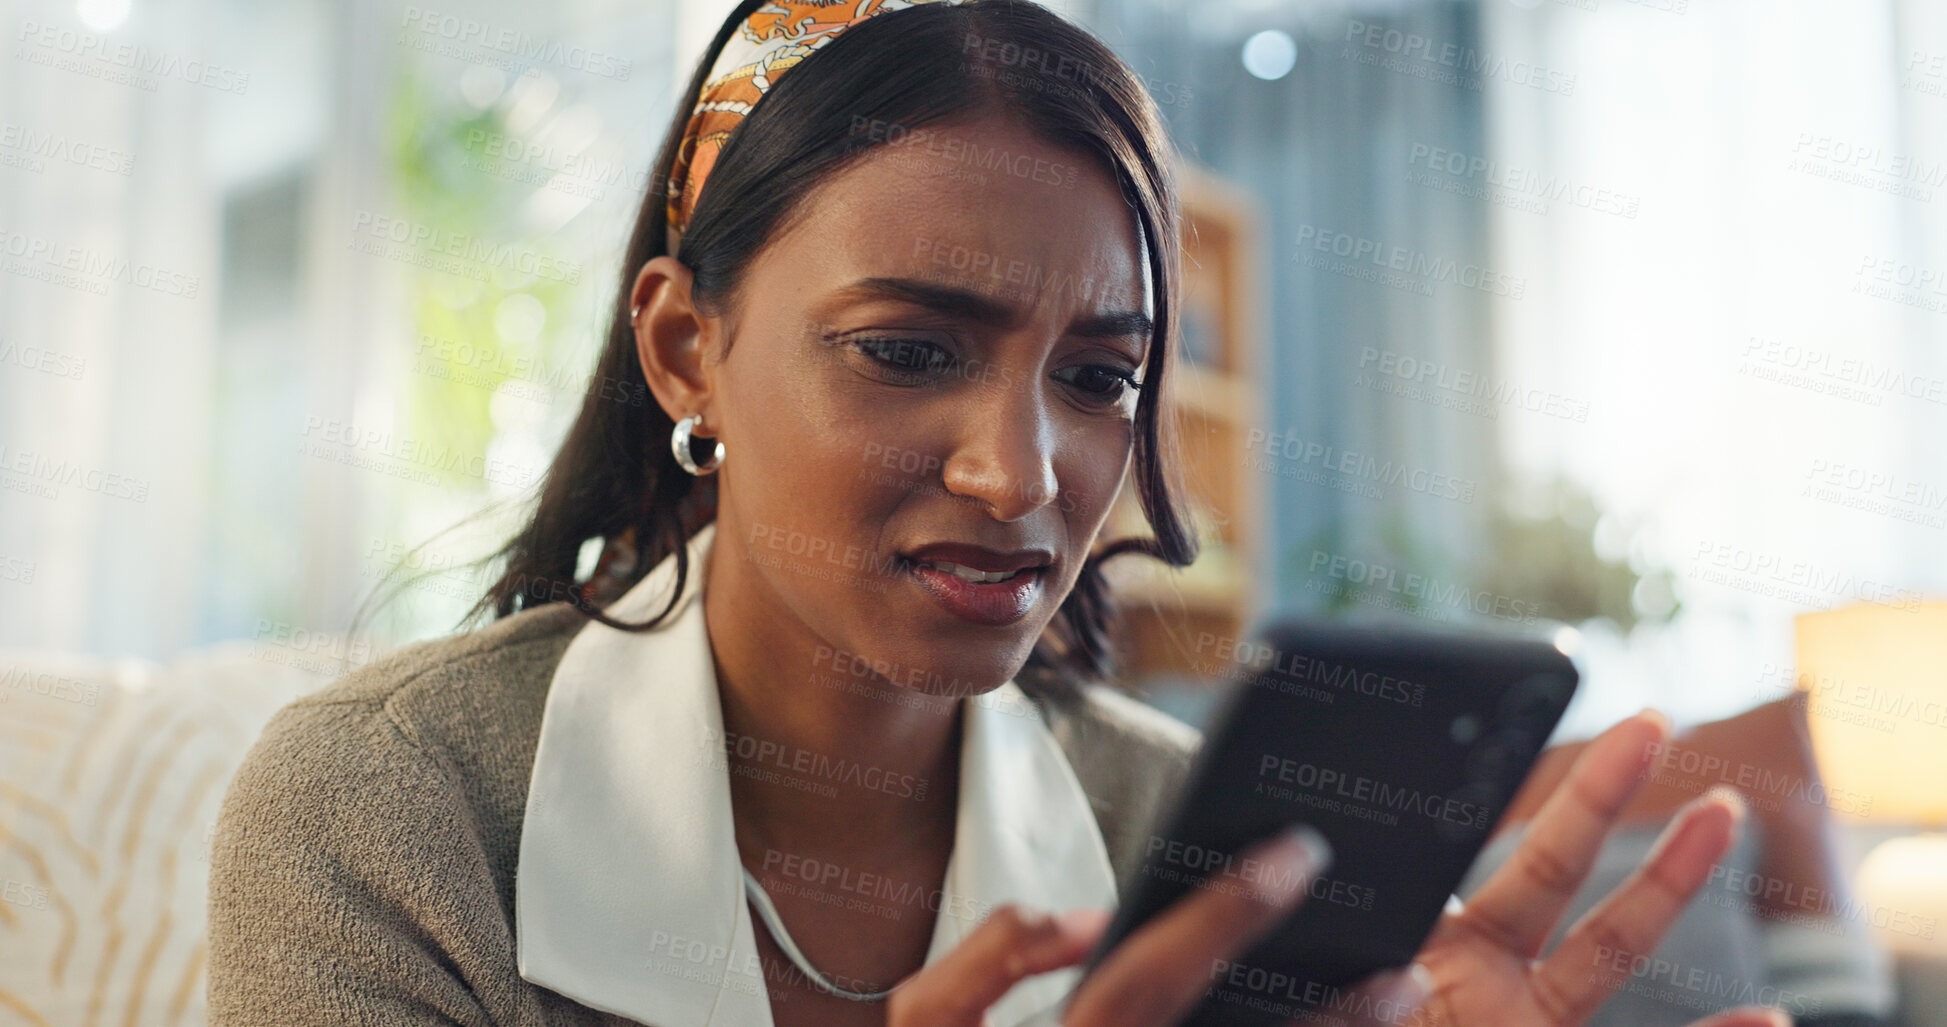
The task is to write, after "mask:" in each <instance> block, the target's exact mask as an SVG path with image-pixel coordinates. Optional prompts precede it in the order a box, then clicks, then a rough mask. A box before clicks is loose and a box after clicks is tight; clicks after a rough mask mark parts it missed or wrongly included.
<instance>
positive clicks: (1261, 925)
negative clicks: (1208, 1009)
mask: <svg viewBox="0 0 1947 1027" xmlns="http://www.w3.org/2000/svg"><path fill="white" fill-rule="evenodd" d="M1330 859H1331V852H1330V849H1329V847H1328V846H1327V845H1326V843H1325V839H1324V838H1323V837H1321V836H1320V835H1319V834H1318V832H1317V831H1315V830H1313V829H1311V828H1309V827H1301V828H1298V829H1295V830H1293V831H1289V832H1286V833H1285V834H1282V835H1280V836H1278V837H1277V838H1274V839H1272V840H1270V841H1266V842H1260V843H1258V844H1257V845H1254V846H1252V847H1251V848H1249V849H1246V850H1245V851H1244V852H1242V853H1240V854H1239V855H1238V858H1237V859H1235V860H1232V861H1231V862H1230V863H1229V864H1227V865H1226V866H1225V868H1224V869H1223V870H1220V871H1219V872H1217V873H1214V874H1212V875H1210V877H1208V878H1206V879H1205V880H1204V881H1203V883H1201V884H1199V885H1198V886H1197V890H1196V891H1194V892H1191V893H1190V894H1188V895H1186V896H1184V897H1183V898H1181V899H1178V900H1177V901H1176V902H1175V904H1173V905H1171V906H1170V907H1169V908H1168V909H1166V910H1164V911H1163V913H1162V914H1161V915H1159V916H1157V917H1156V918H1155V919H1153V920H1151V921H1150V922H1149V923H1147V924H1144V925H1143V927H1142V928H1141V929H1140V930H1138V931H1136V932H1135V933H1134V934H1131V935H1130V936H1129V937H1128V939H1127V940H1125V941H1124V942H1123V943H1122V944H1121V945H1118V946H1116V949H1115V951H1114V952H1112V953H1110V954H1109V956H1108V958H1107V959H1106V960H1104V961H1103V963H1102V965H1101V966H1099V967H1097V968H1096V970H1095V972H1093V973H1091V974H1089V975H1088V977H1087V978H1086V979H1085V980H1083V981H1082V984H1081V987H1080V988H1078V989H1077V990H1076V992H1075V997H1074V999H1073V1000H1072V1001H1071V1002H1070V1003H1069V1006H1068V1013H1067V1015H1066V1016H1064V1017H1063V1018H1062V1023H1063V1024H1065V1025H1068V1027H1111V1025H1113V1027H1125V1025H1140V1024H1156V1025H1162V1024H1174V1023H1176V1022H1177V1021H1178V1020H1179V1019H1181V1018H1182V1016H1183V1014H1184V1012H1185V1011H1187V1010H1188V1009H1189V1008H1190V1007H1191V1006H1192V1005H1194V1004H1195V1003H1196V1001H1197V999H1199V998H1201V997H1202V996H1203V993H1204V991H1205V990H1206V989H1207V988H1208V987H1209V986H1210V977H1211V974H1212V971H1213V969H1214V968H1215V967H1216V966H1217V965H1218V964H1219V963H1220V961H1223V960H1228V959H1231V958H1233V957H1235V956H1236V955H1237V954H1238V953H1239V952H1242V951H1244V950H1245V949H1247V948H1249V947H1250V945H1251V943H1252V942H1254V941H1256V940H1257V939H1258V938H1259V937H1261V936H1262V935H1263V934H1264V933H1265V932H1266V931H1268V930H1270V929H1271V928H1272V927H1274V926H1276V925H1277V924H1278V922H1279V921H1281V920H1283V919H1284V918H1285V917H1286V916H1287V915H1288V914H1290V912H1291V911H1292V910H1294V909H1296V908H1297V907H1298V905H1299V904H1300V903H1301V902H1303V901H1304V897H1305V894H1306V890H1307V889H1308V888H1309V887H1310V886H1311V881H1312V879H1313V878H1314V877H1316V876H1317V875H1318V873H1319V872H1320V871H1322V870H1324V868H1325V865H1326V863H1328V862H1329V861H1330ZM1239 867H1242V868H1244V869H1243V870H1242V871H1241V872H1240V871H1239V869H1238V868H1239Z"/></svg>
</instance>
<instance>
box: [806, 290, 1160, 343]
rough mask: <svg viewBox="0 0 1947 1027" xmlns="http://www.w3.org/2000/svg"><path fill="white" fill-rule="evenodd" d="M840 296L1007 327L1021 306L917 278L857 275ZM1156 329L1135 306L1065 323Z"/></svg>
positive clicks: (1109, 334)
mask: <svg viewBox="0 0 1947 1027" xmlns="http://www.w3.org/2000/svg"><path fill="white" fill-rule="evenodd" d="M838 295H839V296H840V297H842V298H846V299H851V298H855V297H865V298H874V299H890V300H899V301H902V302H905V303H911V304H914V305H916V306H921V307H926V308H928V309H930V310H937V311H939V312H941V313H944V314H951V315H954V316H956V317H962V318H966V319H969V320H977V321H991V322H993V323H995V324H1000V325H1003V326H1008V327H1011V326H1013V325H1015V324H1017V323H1019V321H1020V319H1021V316H1022V311H1021V308H1019V307H1016V306H1013V305H1012V304H1009V303H1006V302H1003V301H1001V300H997V299H995V298H994V297H992V296H987V295H984V294H982V293H979V292H976V291H974V290H972V289H962V288H958V287H956V286H951V285H941V284H940V283H938V282H929V281H925V280H923V279H918V278H896V277H872V278H861V279H859V280H858V281H856V282H853V283H852V284H850V285H848V286H845V287H844V288H843V289H840V290H839V293H838ZM1155 332H1156V322H1155V321H1154V320H1153V319H1151V318H1150V317H1149V315H1147V314H1144V313H1142V312H1141V311H1137V310H1110V311H1102V312H1099V313H1093V314H1084V315H1082V316H1081V317H1078V318H1076V319H1075V320H1074V321H1073V322H1072V323H1071V324H1069V326H1068V334H1070V335H1079V336H1083V337H1085V338H1120V337H1123V336H1135V337H1137V338H1140V339H1143V340H1145V341H1147V340H1148V339H1149V337H1150V336H1152V335H1154V334H1155Z"/></svg>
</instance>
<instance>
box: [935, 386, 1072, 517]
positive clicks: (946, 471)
mask: <svg viewBox="0 0 1947 1027" xmlns="http://www.w3.org/2000/svg"><path fill="white" fill-rule="evenodd" d="M974 391H975V392H976V393H977V394H979V399H977V400H975V401H973V402H972V403H970V404H969V405H968V406H966V407H965V408H964V410H963V412H962V413H961V414H959V415H958V416H959V423H958V424H957V425H955V426H954V431H953V432H952V439H953V442H952V443H951V445H952V450H951V452H949V453H948V454H947V456H946V460H945V463H944V464H943V466H942V468H941V474H942V476H943V477H944V479H945V486H946V490H947V491H948V492H949V493H952V494H954V495H960V496H966V497H967V498H969V499H974V500H978V501H980V502H981V503H983V504H985V505H986V506H987V508H988V512H989V513H990V514H991V515H992V516H993V517H994V519H995V520H1001V521H1015V520H1020V519H1021V518H1022V517H1025V516H1027V515H1028V514H1030V513H1032V512H1034V511H1035V510H1037V509H1039V508H1040V507H1042V506H1044V505H1046V504H1048V503H1050V502H1053V501H1054V499H1055V490H1056V487H1057V486H1056V481H1055V460H1054V458H1055V443H1056V427H1055V424H1054V420H1053V419H1052V418H1051V417H1049V416H1048V411H1047V410H1046V408H1045V404H1044V402H1043V400H1042V399H1041V397H1040V396H1039V395H1038V394H1037V392H1036V390H1035V389H1033V388H1032V387H1027V386H1023V385H1022V384H1021V383H1020V382H1019V381H1018V380H1010V381H1008V383H1007V384H1005V385H1002V384H994V385H992V386H990V387H987V388H981V389H977V390H974Z"/></svg>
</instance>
